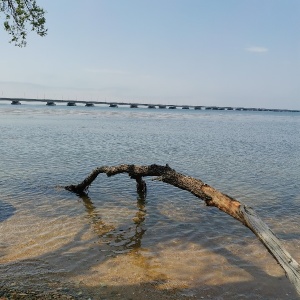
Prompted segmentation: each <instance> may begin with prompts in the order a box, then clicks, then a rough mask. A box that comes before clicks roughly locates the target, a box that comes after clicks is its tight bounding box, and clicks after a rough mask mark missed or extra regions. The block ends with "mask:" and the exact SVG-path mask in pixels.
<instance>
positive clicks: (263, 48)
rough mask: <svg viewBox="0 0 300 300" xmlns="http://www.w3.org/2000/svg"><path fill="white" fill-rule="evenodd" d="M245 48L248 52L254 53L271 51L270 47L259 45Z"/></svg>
mask: <svg viewBox="0 0 300 300" xmlns="http://www.w3.org/2000/svg"><path fill="white" fill-rule="evenodd" d="M245 50H246V51H248V52H253V53H266V52H269V49H268V48H265V47H257V46H253V47H248V48H246V49H245Z"/></svg>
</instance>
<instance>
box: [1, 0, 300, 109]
mask: <svg viewBox="0 0 300 300" xmlns="http://www.w3.org/2000/svg"><path fill="white" fill-rule="evenodd" d="M37 2H38V4H39V5H40V6H42V7H44V9H45V10H46V11H47V15H46V18H47V27H48V30H49V32H48V35H47V36H46V37H44V38H41V37H38V36H37V35H36V34H35V33H30V34H29V36H28V45H27V47H26V48H18V47H15V46H13V45H12V44H9V43H8V40H9V37H8V35H7V34H6V33H5V32H4V31H3V30H1V31H0V41H1V57H0V70H1V72H0V97H26V98H44V97H45V98H52V99H61V98H63V99H74V100H75V99H78V100H92V101H97V100H99V101H103V100H106V101H124V102H127V101H131V102H142V103H164V104H178V105H180V104H190V105H218V106H244V107H266V108H288V109H300V1H299V0H205V1H204V0H180V1H179V0H87V1H82V0H51V1H49V0H37ZM1 19H2V20H3V18H2V16H1V18H0V21H1Z"/></svg>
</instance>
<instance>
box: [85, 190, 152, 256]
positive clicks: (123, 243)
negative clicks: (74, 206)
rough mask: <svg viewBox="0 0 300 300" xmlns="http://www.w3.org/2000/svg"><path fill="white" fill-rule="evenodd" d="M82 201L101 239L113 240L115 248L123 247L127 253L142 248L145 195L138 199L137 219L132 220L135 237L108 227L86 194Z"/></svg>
mask: <svg viewBox="0 0 300 300" xmlns="http://www.w3.org/2000/svg"><path fill="white" fill-rule="evenodd" d="M79 196H80V198H81V199H82V201H83V203H84V206H85V209H86V211H87V213H88V216H89V219H90V220H91V223H92V224H93V229H94V231H95V232H96V234H97V235H98V236H99V237H110V238H113V241H111V242H110V243H109V244H110V245H111V246H115V247H121V248H122V249H123V250H125V251H127V250H130V249H138V248H140V247H141V243H142V238H143V235H144V233H145V232H146V229H143V228H142V224H143V222H144V220H145V215H146V210H145V203H146V199H145V195H140V196H139V197H138V198H137V208H138V211H137V212H136V215H135V217H134V218H133V219H132V220H133V222H134V223H135V227H134V232H135V233H134V235H129V237H128V236H127V235H126V234H127V232H124V231H123V230H118V229H116V228H115V227H114V226H112V225H107V224H106V223H105V222H103V221H102V220H101V217H100V216H99V215H98V214H97V212H96V207H95V206H94V204H93V202H92V201H91V198H90V197H89V196H88V195H87V194H86V193H82V194H80V195H79Z"/></svg>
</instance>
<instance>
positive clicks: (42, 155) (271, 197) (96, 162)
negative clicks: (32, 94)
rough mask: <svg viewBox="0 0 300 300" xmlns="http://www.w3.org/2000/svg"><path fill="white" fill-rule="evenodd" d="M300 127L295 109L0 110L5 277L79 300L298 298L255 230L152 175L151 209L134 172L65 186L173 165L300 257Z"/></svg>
mask: <svg viewBox="0 0 300 300" xmlns="http://www.w3.org/2000/svg"><path fill="white" fill-rule="evenodd" d="M299 128H300V114H299V113H288V112H284V113H279V112H277V113H274V112H238V111H221V112H219V111H194V110H167V109H160V110H159V109H156V110H149V109H141V108H139V109H129V108H105V107H99V106H98V107H91V108H88V107H83V106H77V107H66V106H62V105H57V106H55V107H47V106H44V105H42V104H40V105H21V106H17V107H16V106H12V105H10V104H0V130H1V131H0V137H1V144H0V149H1V154H2V159H1V161H0V171H1V173H0V191H1V196H0V236H1V239H0V263H1V269H0V273H1V275H0V282H1V283H2V284H3V285H8V286H9V285H14V284H16V282H17V284H18V285H20V286H21V287H22V286H24V287H26V286H30V287H33V288H39V287H40V288H43V289H50V290H51V289H57V288H61V286H65V287H66V286H67V287H68V291H69V292H71V291H72V292H75V293H77V292H78V291H80V292H81V291H83V296H82V298H83V299H84V297H86V299H88V298H89V297H93V299H98V298H97V297H100V296H99V295H103V297H106V298H112V299H115V298H117V297H121V298H122V297H123V298H125V299H130V298H131V299H137V298H139V299H141V298H142V299H151V295H152V297H155V298H159V299H167V297H169V298H170V299H173V298H172V297H174V299H181V298H182V299H189V298H190V299H195V298H197V299H198V298H200V297H205V298H214V299H296V295H295V292H294V290H293V287H292V286H291V284H290V283H289V282H288V281H287V279H286V278H285V277H284V273H283V271H282V270H281V268H280V267H279V266H278V265H277V264H276V262H275V261H274V259H273V258H272V257H271V256H270V254H268V252H267V251H266V250H265V249H264V247H263V246H261V245H260V243H259V242H258V241H257V240H256V238H255V237H254V236H253V234H252V233H251V232H249V230H247V229H246V228H244V227H243V226H242V225H240V224H239V223H238V222H237V221H235V220H233V219H232V218H231V217H229V216H227V215H225V214H224V213H222V212H219V211H218V210H216V209H214V208H208V207H205V206H204V205H203V202H202V201H201V200H200V199H197V198H195V197H194V196H192V195H191V194H189V193H187V192H185V191H181V190H179V189H176V188H174V187H172V186H168V185H166V184H163V183H160V182H156V181H151V179H150V178H148V179H147V185H148V193H147V198H146V200H145V201H144V200H142V199H139V198H138V196H137V195H136V192H135V182H133V181H132V180H131V179H130V178H129V177H128V176H126V175H117V176H114V177H111V178H107V177H106V176H104V175H102V176H99V178H97V180H96V181H95V182H94V183H93V184H92V186H91V187H90V189H89V194H88V197H84V198H80V197H78V196H76V195H74V194H72V193H69V192H67V191H65V190H64V189H62V188H60V186H63V185H68V184H74V183H77V182H79V181H81V180H82V179H83V178H84V177H85V176H86V175H87V174H89V172H90V171H91V170H92V169H94V168H95V167H97V166H101V165H116V164H120V163H128V164H130V163H135V164H143V165H148V164H152V163H157V164H163V165H164V164H166V163H168V164H169V165H170V166H171V167H172V168H174V169H175V170H177V171H179V172H181V173H184V174H187V175H190V176H193V177H197V178H199V179H201V180H203V181H204V182H207V183H208V184H210V185H212V186H214V187H215V188H217V189H219V190H221V191H223V192H225V193H226V194H229V195H231V196H233V197H235V198H237V199H238V200H240V201H242V202H244V203H246V204H248V205H251V206H252V207H253V208H255V210H256V211H257V212H258V213H259V214H260V215H261V217H262V218H263V219H264V220H265V221H266V223H267V224H268V225H269V226H270V227H271V228H272V229H273V231H274V232H275V233H276V234H277V235H278V236H279V238H281V239H282V240H283V241H284V244H285V246H286V247H287V249H288V250H289V251H290V253H291V254H292V255H293V256H294V258H295V259H296V260H298V261H300V251H299V249H300V230H299V211H300V192H299V191H300V186H299V178H300V147H299V146H300V134H299ZM58 281H60V282H61V283H59V284H58V283H57V282H58ZM279 283H280V284H279ZM141 290H142V291H144V292H143V293H142V294H140V293H139V292H140V291H141ZM80 295H81V294H80ZM118 295H120V296H118ZM143 297H144V298H143ZM99 299H100V298H99Z"/></svg>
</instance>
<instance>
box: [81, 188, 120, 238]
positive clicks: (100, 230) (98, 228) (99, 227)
mask: <svg viewBox="0 0 300 300" xmlns="http://www.w3.org/2000/svg"><path fill="white" fill-rule="evenodd" d="M80 198H81V199H82V201H83V203H84V206H85V209H86V211H87V213H88V215H89V218H90V220H91V223H92V224H93V226H94V230H95V232H96V233H97V234H98V236H103V235H104V234H106V233H108V232H110V231H112V230H114V229H115V227H114V226H112V225H107V224H105V223H104V222H103V221H102V220H101V217H100V216H99V215H98V214H97V212H96V207H95V206H94V204H93V202H92V201H91V198H90V197H89V196H88V195H87V194H85V193H82V194H80Z"/></svg>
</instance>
